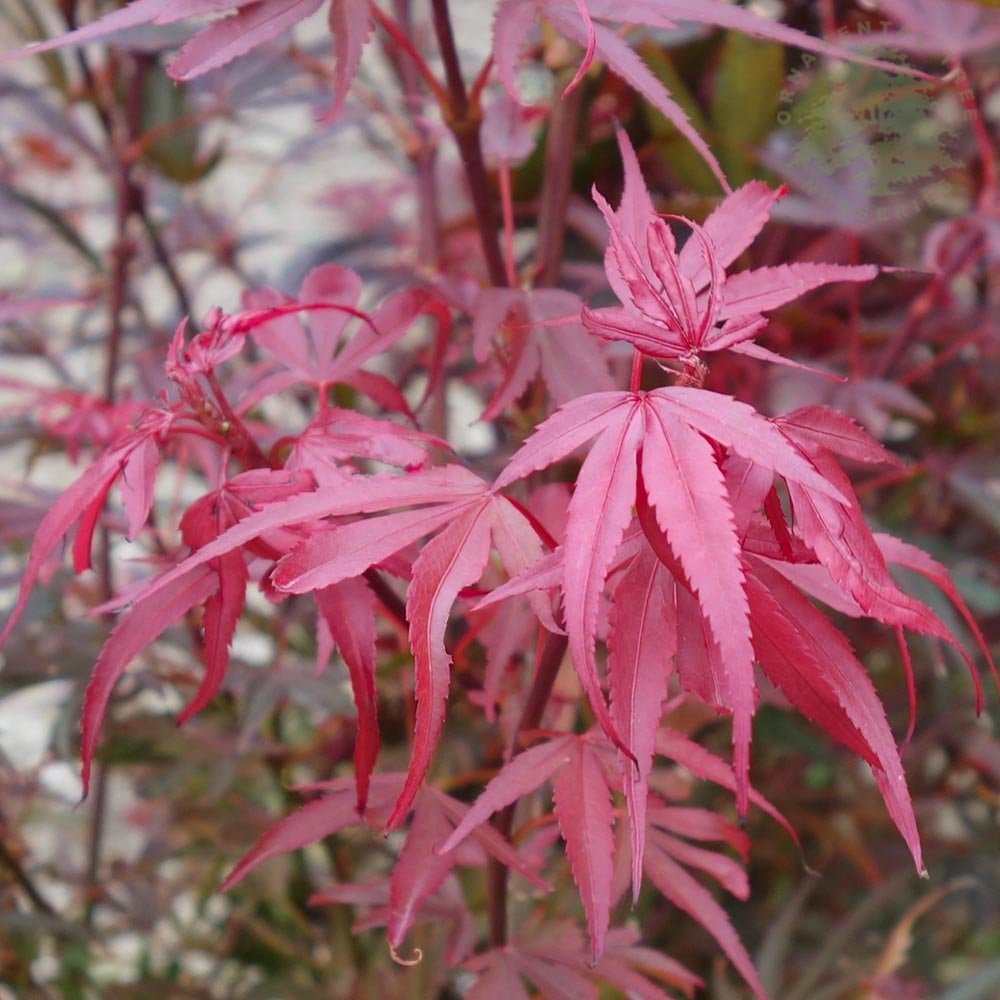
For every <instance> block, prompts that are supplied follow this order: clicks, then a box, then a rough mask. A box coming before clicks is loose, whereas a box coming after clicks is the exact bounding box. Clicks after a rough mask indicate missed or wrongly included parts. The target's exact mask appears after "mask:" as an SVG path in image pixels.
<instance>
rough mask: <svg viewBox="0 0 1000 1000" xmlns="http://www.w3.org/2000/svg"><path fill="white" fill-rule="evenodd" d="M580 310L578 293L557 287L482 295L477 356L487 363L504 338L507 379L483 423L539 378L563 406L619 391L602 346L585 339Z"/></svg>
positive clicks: (476, 318)
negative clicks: (588, 395)
mask: <svg viewBox="0 0 1000 1000" xmlns="http://www.w3.org/2000/svg"><path fill="white" fill-rule="evenodd" d="M580 307H581V302H580V299H579V298H578V297H577V296H576V295H574V294H573V293H572V292H567V291H563V290H562V289H558V288H539V289H535V290H533V291H520V290H516V289H511V288H489V289H485V290H484V291H482V292H480V293H479V296H478V297H477V299H476V304H475V308H474V311H473V320H472V338H473V347H474V349H475V353H476V358H477V359H478V360H479V361H485V360H486V358H487V356H488V352H489V347H490V344H491V343H492V342H493V341H494V340H495V339H499V338H497V334H498V333H500V332H501V331H503V333H504V334H505V337H504V340H503V343H502V346H501V347H500V348H499V350H498V354H500V356H501V357H502V361H503V366H504V377H503V380H502V381H501V383H500V385H499V387H498V388H497V390H496V392H495V393H494V395H493V398H492V399H491V400H490V401H489V403H488V404H487V406H486V409H485V410H483V415H482V419H483V420H493V419H495V418H496V417H497V415H498V414H499V413H500V412H501V411H502V410H503V409H504V408H505V407H507V406H509V405H510V404H511V403H512V402H514V400H516V399H517V397H518V396H520V395H521V393H522V392H524V390H525V389H527V388H528V386H529V385H530V384H531V380H532V379H533V378H534V377H535V376H536V375H539V376H541V378H542V379H543V380H544V382H545V384H546V385H547V386H548V388H549V392H550V393H551V395H552V398H553V399H554V400H555V401H556V403H558V404H562V403H568V402H569V401H570V400H571V399H573V398H574V397H576V396H580V395H583V394H585V393H588V392H604V391H605V390H607V389H613V388H614V382H613V380H612V378H611V375H610V374H609V373H608V366H607V363H606V362H605V360H604V357H603V355H602V352H601V346H600V344H598V343H597V342H595V341H592V340H588V339H587V338H586V337H583V336H581V334H582V333H583V330H582V329H581V326H580V323H579V316H580ZM571 344H572V347H570V345H571Z"/></svg>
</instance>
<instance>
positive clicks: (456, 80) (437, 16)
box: [431, 0, 507, 288]
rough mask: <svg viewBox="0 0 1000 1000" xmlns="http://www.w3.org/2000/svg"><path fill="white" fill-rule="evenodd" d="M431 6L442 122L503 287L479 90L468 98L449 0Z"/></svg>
mask: <svg viewBox="0 0 1000 1000" xmlns="http://www.w3.org/2000/svg"><path fill="white" fill-rule="evenodd" d="M431 7H432V9H433V15H434V18H433V19H434V33H435V34H436V36H437V40H438V46H439V47H440V49H441V60H442V62H443V63H444V72H445V78H446V79H447V81H448V103H447V105H446V106H444V107H443V111H444V118H445V124H446V125H447V126H448V128H449V129H450V130H451V134H452V135H453V136H454V137H455V143H456V145H457V146H458V152H459V155H460V156H461V158H462V166H463V167H464V168H465V177H466V180H467V181H468V184H469V193H470V194H471V196H472V205H473V209H474V210H475V215H476V225H477V227H478V229H479V241H480V243H482V246H483V256H484V258H485V259H486V269H487V271H488V272H489V276H490V281H491V282H492V283H493V285H494V286H496V287H497V288H506V287H507V270H506V268H505V267H504V262H503V253H501V251H500V234H499V230H498V227H497V218H496V211H495V208H494V205H493V193H492V191H491V190H490V181H489V177H488V176H487V174H486V163H485V161H484V160H483V150H482V146H480V144H479V127H480V125H481V124H482V118H483V115H482V108H481V107H480V104H479V99H478V93H477V94H476V95H475V97H474V99H473V100H471V101H470V99H469V94H468V92H467V91H466V89H465V81H464V80H463V79H462V68H461V66H460V64H459V61H458V50H457V49H456V47H455V35H454V32H453V31H452V27H451V14H450V12H449V10H448V0H431Z"/></svg>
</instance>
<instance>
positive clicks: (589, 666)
mask: <svg viewBox="0 0 1000 1000" xmlns="http://www.w3.org/2000/svg"><path fill="white" fill-rule="evenodd" d="M594 436H597V442H596V443H595V444H594V445H593V446H592V448H591V450H590V453H589V454H588V455H587V457H586V459H585V460H584V463H583V466H582V468H581V469H580V473H579V475H578V477H577V485H576V492H575V493H574V495H573V499H572V500H571V502H570V507H569V524H568V526H567V529H566V543H565V546H564V555H563V595H564V602H565V608H566V631H567V634H568V635H569V641H570V651H571V653H572V655H573V662H574V666H575V667H576V670H577V673H578V675H579V677H580V680H581V684H582V685H583V688H584V691H585V692H586V693H587V696H588V698H589V700H590V702H591V705H592V706H593V708H594V712H595V715H596V717H597V719H598V721H599V722H600V724H601V726H602V728H603V729H604V731H605V733H606V735H607V736H608V737H609V739H611V740H612V741H613V742H615V743H616V744H617V745H618V746H619V747H620V748H621V749H622V750H623V752H625V753H626V755H628V756H631V755H632V749H631V748H630V747H629V746H628V745H627V743H626V742H625V741H624V740H623V738H622V734H621V733H620V732H618V731H617V730H616V728H615V726H614V724H613V722H612V720H611V718H610V716H609V714H608V712H607V709H606V706H605V703H604V696H603V694H602V692H601V688H600V681H599V677H598V674H597V667H596V662H595V658H594V644H595V636H596V629H597V607H598V601H599V599H600V595H601V593H602V591H603V589H604V584H605V581H606V578H607V575H608V571H609V568H610V565H611V562H612V559H613V558H614V555H615V552H616V551H617V549H618V545H619V543H620V542H621V539H622V536H623V535H624V532H625V528H626V527H627V524H628V522H629V519H630V517H631V511H632V507H633V505H635V504H636V503H637V501H638V503H639V509H640V523H642V524H643V528H644V530H645V531H646V534H647V540H648V541H649V543H650V544H651V545H652V547H653V550H654V552H656V554H657V556H658V557H659V558H660V559H661V561H662V562H663V563H664V564H665V565H666V566H667V568H668V569H670V570H671V572H673V573H674V574H675V576H677V577H678V579H679V580H680V581H681V582H682V583H683V584H684V585H685V586H688V587H690V588H691V589H692V590H693V592H694V593H695V595H696V598H697V602H698V606H699V608H700V613H701V614H703V615H704V617H705V620H706V621H707V623H708V626H709V628H710V631H711V638H712V640H713V641H711V642H709V643H708V646H707V653H708V656H709V658H710V659H709V660H708V661H706V663H707V665H708V666H709V667H711V668H712V670H713V672H714V675H715V678H716V680H715V684H714V689H715V690H716V691H717V697H716V698H715V703H716V704H719V705H720V706H722V707H725V708H727V709H728V710H730V711H731V712H732V713H733V715H734V733H733V740H734V747H735V752H736V757H737V802H738V806H739V808H740V811H741V813H745V811H746V806H747V803H748V791H749V776H748V769H749V742H750V718H751V716H752V714H753V710H754V701H755V686H754V679H753V647H752V645H751V642H750V625H749V617H748V614H749V613H748V608H747V601H746V596H745V594H744V591H743V576H744V574H743V568H742V555H741V550H740V541H739V538H738V536H737V534H736V530H735V521H734V517H733V513H732V508H731V505H730V503H729V500H728V493H727V488H726V482H725V479H724V476H723V474H722V471H721V464H720V463H721V459H720V456H719V454H717V451H716V445H724V446H726V447H729V448H731V449H732V450H733V451H734V452H735V453H736V454H738V455H740V456H741V457H742V458H744V459H746V460H747V461H750V462H752V463H754V464H756V465H758V466H760V467H762V468H763V469H766V470H768V471H769V472H770V473H771V474H772V475H773V474H775V473H777V474H779V475H781V476H782V477H783V478H784V479H785V481H786V482H787V483H789V484H792V483H794V484H796V486H797V488H799V489H800V490H801V491H803V492H804V493H805V494H807V495H808V494H811V493H812V492H815V494H816V496H817V497H818V498H819V499H822V500H823V501H824V502H825V503H826V504H828V505H829V506H830V508H831V509H837V507H838V505H839V504H840V502H841V499H842V498H843V496H844V494H843V492H842V489H841V488H838V487H837V486H834V485H831V483H830V482H829V480H828V479H827V478H825V477H823V476H822V475H820V473H819V472H818V470H817V469H816V467H815V465H814V464H813V462H812V460H811V459H810V458H809V457H808V456H807V455H806V454H805V452H803V451H802V450H801V449H799V448H798V447H797V446H796V445H795V444H794V443H793V442H792V441H790V440H789V438H787V437H786V436H785V435H784V434H782V433H781V431H780V430H779V429H778V428H777V427H776V426H775V425H774V424H772V423H771V422H770V421H768V420H767V419H766V418H764V417H762V416H761V415H760V414H758V413H757V412H756V411H755V410H753V408H752V407H750V406H748V405H746V404H744V403H739V402H737V401H735V400H733V399H732V398H730V397H728V396H723V395H720V394H718V393H713V392H707V391H704V390H700V389H693V388H688V387H669V388H663V389H656V390H653V391H651V392H646V393H641V392H640V393H628V392H622V393H598V394H594V395H592V396H583V397H581V398H580V399H578V400H574V401H573V402H572V403H570V404H568V405H567V406H564V407H561V408H560V409H559V410H557V411H556V412H555V413H554V414H553V415H552V416H551V417H550V418H549V419H548V420H547V421H545V422H544V423H543V424H542V425H541V426H540V427H538V428H537V429H536V430H535V432H534V434H532V435H531V437H529V438H528V440H527V441H526V442H525V443H524V445H522V447H521V449H520V451H518V452H517V453H516V454H515V455H514V456H513V458H512V459H511V461H510V463H509V464H508V466H507V468H506V469H505V470H504V472H503V473H502V474H501V476H500V477H499V479H498V480H497V486H503V485H506V484H507V483H509V482H511V481H512V480H514V479H517V478H520V477H521V476H523V475H527V474H528V473H530V472H533V471H536V470H537V469H539V468H543V467H545V466H546V465H549V464H551V463H553V462H556V461H558V460H559V459H561V458H563V457H564V456H565V455H567V454H569V453H570V452H572V451H574V450H575V449H576V448H577V447H579V446H580V445H582V444H584V443H585V442H586V441H587V439H588V438H590V437H594ZM712 442H715V443H716V445H713V444H712ZM640 451H641V455H642V460H641V462H640V463H637V456H638V454H639V453H640ZM637 466H638V468H640V469H641V473H642V475H641V477H638V478H639V479H641V482H642V490H641V493H642V495H641V496H637V492H636V491H637V475H636V471H637ZM848 488H849V487H848ZM647 499H648V503H649V507H650V508H651V509H652V514H653V518H650V517H645V518H644V517H643V516H642V508H643V502H644V501H646V500H647ZM716 644H718V647H719V654H716V652H715V647H716Z"/></svg>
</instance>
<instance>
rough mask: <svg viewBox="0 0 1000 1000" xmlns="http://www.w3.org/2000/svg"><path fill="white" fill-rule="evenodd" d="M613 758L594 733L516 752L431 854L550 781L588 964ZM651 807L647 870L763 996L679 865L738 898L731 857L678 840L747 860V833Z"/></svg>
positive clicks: (741, 889) (605, 895)
mask: <svg viewBox="0 0 1000 1000" xmlns="http://www.w3.org/2000/svg"><path fill="white" fill-rule="evenodd" d="M612 755H613V748H612V747H611V746H610V745H609V744H608V742H607V741H606V740H604V739H603V738H602V737H601V736H600V735H598V734H597V733H596V732H591V733H589V734H586V735H584V736H575V735H567V736H560V737H556V738H554V739H551V740H548V741H547V742H545V743H542V744H539V745H537V746H534V747H530V748H529V749H527V750H524V751H522V752H521V753H519V754H518V755H517V756H515V757H514V758H513V759H512V760H510V761H509V762H508V763H507V764H506V765H505V766H504V767H503V769H502V770H501V771H500V772H499V773H498V774H497V775H496V777H494V778H493V779H492V780H491V781H490V782H489V784H487V786H486V788H485V789H484V790H483V793H482V794H481V795H480V797H479V798H478V799H477V800H476V802H475V803H474V804H473V806H472V807H471V809H469V811H468V812H467V813H466V814H465V816H464V817H463V818H462V820H461V822H460V823H459V824H458V825H457V826H456V828H455V830H454V832H452V833H451V834H450V835H449V836H448V837H447V838H446V839H445V840H444V841H443V842H442V843H441V844H440V846H439V847H438V849H437V850H438V853H440V854H447V853H448V852H449V851H452V850H454V849H455V848H456V847H458V846H459V845H460V844H461V842H462V839H463V838H464V837H466V836H468V835H469V834H471V833H472V832H473V831H474V830H477V829H479V827H480V826H481V825H482V824H484V823H485V821H486V820H487V819H488V818H489V816H490V815H491V814H492V813H493V812H495V811H496V810H498V809H502V808H504V807H505V806H507V805H510V804H511V803H512V802H516V801H517V800H518V799H520V798H523V797H524V796H526V795H528V794H530V793H531V792H533V791H534V790H535V789H537V788H538V787H540V786H541V785H542V784H543V783H544V782H546V781H548V782H551V784H552V795H553V802H554V805H555V816H556V821H557V823H558V824H559V830H560V832H561V833H562V836H563V839H564V840H565V842H566V854H567V857H568V858H569V861H570V865H571V867H572V871H573V879H574V881H575V882H576V885H577V888H578V889H579V892H580V898H581V900H582V902H583V907H584V912H585V913H586V916H587V927H588V930H589V934H590V942H591V952H590V958H591V962H592V963H596V962H597V961H598V959H599V958H600V957H601V955H602V954H603V952H604V946H605V941H606V935H607V929H608V922H609V919H610V912H611V905H612V902H613V899H614V896H615V893H614V885H613V882H614V876H615V864H614V854H615V850H614V837H613V826H614V810H613V809H612V804H611V800H610V792H611V790H612V789H613V788H614V787H615V786H616V785H617V782H618V778H619V775H618V770H617V768H615V767H614V766H612V764H611V761H612V760H613V756H612ZM708 756H709V757H710V756H711V755H708ZM719 763H720V764H721V762H719ZM723 768H724V765H723ZM654 806H656V808H654V809H652V810H650V811H649V812H648V817H649V818H648V830H647V837H648V838H650V839H651V841H652V843H653V847H654V852H653V855H652V856H651V857H647V861H646V869H647V872H649V873H650V874H651V876H652V877H653V881H654V882H655V883H656V884H657V886H658V887H659V888H660V889H661V891H662V892H664V894H665V895H666V896H667V898H669V899H670V900H671V901H672V902H674V903H675V904H676V905H677V906H679V907H680V908H681V909H683V910H685V912H687V913H689V914H690V915H691V916H693V917H694V918H695V920H697V921H698V922H699V923H701V924H702V925H703V926H705V928H706V929H707V930H708V931H709V933H711V934H712V935H713V936H714V937H715V938H716V940H718V941H719V943H720V944H721V946H722V947H723V949H724V950H725V951H726V953H727V954H728V955H729V956H730V958H731V959H732V960H733V962H734V964H735V965H736V966H737V968H738V969H739V970H740V973H741V974H742V975H743V976H744V978H745V979H746V980H747V982H748V983H749V984H750V985H751V986H752V987H753V988H754V991H755V992H756V993H757V995H758V996H763V990H762V989H761V988H760V984H759V982H758V981H757V978H756V973H755V971H754V968H753V963H752V962H751V961H750V958H749V956H748V955H747V954H746V951H745V950H744V949H743V946H742V944H740V942H739V939H738V938H737V937H736V934H735V932H734V931H733V929H732V926H731V925H730V923H729V920H728V918H727V917H726V916H725V913H724V911H723V910H722V909H721V907H719V905H718V904H717V903H716V902H715V901H714V900H713V899H712V897H711V896H710V895H709V893H708V892H707V890H705V889H704V888H703V887H702V886H701V885H700V884H699V883H698V882H697V881H696V880H695V879H694V878H693V877H692V876H690V875H689V874H688V873H687V872H686V871H685V870H684V867H683V866H691V867H694V868H696V869H700V870H702V871H706V872H708V873H709V874H710V875H713V876H714V877H716V878H717V879H718V880H719V881H720V883H721V884H722V885H723V886H724V887H725V888H726V889H727V890H728V891H730V892H733V893H734V894H735V895H737V896H739V897H741V898H745V896H746V894H747V882H746V876H745V874H744V873H743V871H742V869H740V868H739V867H738V866H737V865H736V864H735V863H734V862H733V861H732V860H731V859H729V858H727V857H725V856H723V855H716V854H712V853H709V852H707V851H704V850H702V849H700V848H697V847H694V846H692V845H689V844H687V843H685V842H684V841H682V840H680V839H678V836H677V835H678V834H680V835H681V836H682V837H690V838H693V839H695V840H721V841H724V842H727V843H730V844H732V845H733V846H736V847H737V848H738V849H739V850H740V851H741V853H743V854H745V852H746V838H745V835H744V834H742V833H740V832H739V831H738V830H736V829H735V827H733V826H732V825H731V824H728V823H726V822H725V821H723V820H721V819H719V818H718V817H716V816H715V815H714V814H711V813H707V812H706V811H704V810H697V809H677V808H674V809H671V808H667V807H666V806H663V805H662V804H660V805H658V806H657V803H656V801H655V800H654ZM625 870H627V868H626V869H625Z"/></svg>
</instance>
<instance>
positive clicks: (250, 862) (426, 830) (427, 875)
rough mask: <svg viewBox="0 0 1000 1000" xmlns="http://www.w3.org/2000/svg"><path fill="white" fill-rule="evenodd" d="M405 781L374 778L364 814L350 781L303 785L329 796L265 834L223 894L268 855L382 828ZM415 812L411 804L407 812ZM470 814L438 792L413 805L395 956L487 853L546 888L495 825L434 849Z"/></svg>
mask: <svg viewBox="0 0 1000 1000" xmlns="http://www.w3.org/2000/svg"><path fill="white" fill-rule="evenodd" d="M406 780H407V779H406V777H405V776H404V775H401V774H380V775H376V776H374V777H373V779H372V794H371V798H370V800H369V802H368V804H367V806H366V807H365V808H363V809H359V808H358V806H357V803H356V800H355V797H354V794H353V788H352V785H351V782H350V781H349V780H348V779H343V778H340V779H336V780H334V781H329V782H320V783H316V784H312V785H308V786H302V790H303V791H321V792H323V795H322V797H321V798H318V799H315V800H313V801H312V802H309V803H307V804H306V805H304V806H302V807H301V808H300V809H298V810H296V811H295V812H293V813H292V814H291V815H289V816H286V817H285V818H284V819H283V820H281V821H280V822H279V823H277V824H275V825H274V826H273V827H271V828H270V829H269V830H267V831H266V832H265V833H264V834H263V835H262V836H261V837H260V839H259V840H258V841H257V843H256V844H255V845H254V846H253V847H252V848H251V849H250V850H249V851H248V852H247V853H246V854H245V855H244V856H243V857H242V858H241V859H240V860H239V862H238V863H237V864H236V866H235V867H234V868H233V870H232V871H231V872H230V873H229V875H228V876H227V877H226V879H225V881H224V882H223V885H222V887H223V889H229V888H232V886H234V885H236V884H237V883H238V882H240V881H242V880H243V879H244V878H245V877H246V876H247V875H248V874H249V873H250V872H251V871H252V870H253V869H254V868H256V867H257V865H259V864H261V863H262V862H263V861H266V860H267V859H269V858H272V857H275V856H277V855H280V854H286V853H288V852H290V851H294V850H299V849H300V848H302V847H305V846H307V845H308V844H312V843H315V842H316V841H318V840H323V839H324V838H326V837H329V836H332V835H333V834H335V833H338V832H339V831H341V830H343V829H346V828H348V827H351V826H355V825H358V824H365V825H367V826H371V827H374V828H378V827H379V826H381V825H382V824H383V823H384V821H385V814H386V812H387V811H388V810H389V809H390V808H391V805H392V803H393V801H394V800H395V799H397V798H398V797H399V795H400V792H401V788H402V787H403V786H404V785H405V783H406ZM410 808H411V807H407V809H406V813H409V812H410ZM468 809H469V806H468V805H466V804H464V803H462V802H459V801H458V800H457V799H454V798H452V797H451V796H449V795H446V794H444V793H443V792H440V791H438V790H437V789H432V788H425V789H422V790H421V791H420V793H419V794H418V795H417V796H416V799H415V801H414V802H413V803H412V810H413V818H412V821H411V823H410V826H409V829H408V830H407V835H406V843H405V844H404V845H403V848H402V850H401V851H400V853H399V857H398V858H397V860H396V863H395V865H394V866H393V870H392V875H391V877H390V879H389V892H388V912H387V921H386V922H387V927H388V932H389V946H390V948H391V949H392V951H393V954H394V955H395V954H396V952H397V950H398V949H399V948H400V946H401V945H402V943H403V940H404V938H405V937H406V934H407V932H408V931H409V929H410V928H411V927H412V926H413V924H414V922H415V920H416V918H417V916H418V914H419V912H420V910H421V908H422V907H423V906H424V904H425V903H426V901H427V900H428V899H429V898H430V897H431V896H432V895H433V894H434V893H435V892H437V890H438V889H440V888H441V886H442V884H443V883H444V881H445V879H446V878H447V877H448V875H449V874H450V873H451V871H452V869H453V868H455V867H456V865H460V866H473V867H482V866H483V865H484V864H485V861H486V857H485V855H486V854H489V855H491V856H492V857H494V858H496V859H497V860H498V861H500V862H501V864H503V865H504V866H505V867H507V868H509V869H510V870H511V871H514V872H517V873H518V874H519V875H522V876H523V877H524V878H526V879H527V880H528V881H530V882H531V883H532V884H533V885H535V886H536V887H537V888H540V889H545V888H547V886H546V884H545V882H544V881H543V880H542V879H540V878H539V877H538V875H537V874H536V873H535V871H534V870H533V869H532V868H531V867H530V866H529V865H528V864H527V863H526V862H525V861H524V859H523V858H522V857H521V856H520V855H519V854H518V852H517V851H516V850H514V848H513V847H511V846H510V844H508V843H507V841H506V840H504V838H503V837H501V836H500V834H499V833H497V832H496V830H494V829H492V828H491V827H489V826H485V827H479V828H478V829H477V830H476V831H475V833H474V837H475V840H474V841H473V843H471V844H470V847H471V848H472V849H471V850H467V851H456V852H451V853H449V854H436V853H435V851H434V848H435V847H436V846H437V845H438V844H439V843H441V842H442V841H443V840H444V839H445V838H446V837H448V836H449V835H450V834H451V833H452V832H453V831H454V829H455V827H456V826H457V824H458V823H460V822H461V821H462V819H464V817H465V815H466V813H467V812H468ZM406 813H404V816H405V814H406Z"/></svg>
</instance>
